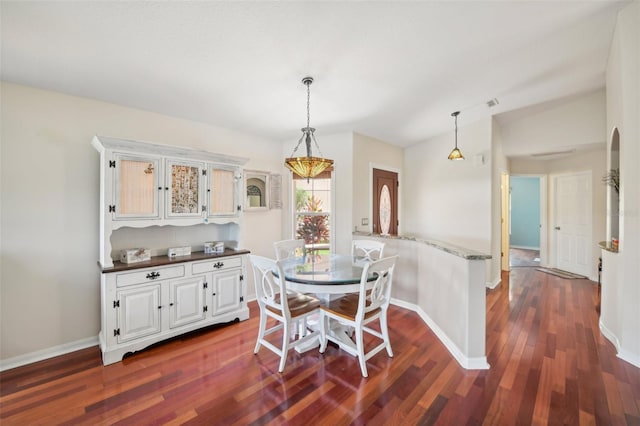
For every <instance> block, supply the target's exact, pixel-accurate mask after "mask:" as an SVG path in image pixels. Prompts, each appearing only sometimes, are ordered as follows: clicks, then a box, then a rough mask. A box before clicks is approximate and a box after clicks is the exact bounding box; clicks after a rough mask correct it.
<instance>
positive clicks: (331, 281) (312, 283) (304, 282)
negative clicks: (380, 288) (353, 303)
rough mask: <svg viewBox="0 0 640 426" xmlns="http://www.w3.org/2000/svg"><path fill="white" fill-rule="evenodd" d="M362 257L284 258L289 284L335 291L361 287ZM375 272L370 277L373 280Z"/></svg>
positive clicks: (312, 290) (325, 292) (295, 287)
mask: <svg viewBox="0 0 640 426" xmlns="http://www.w3.org/2000/svg"><path fill="white" fill-rule="evenodd" d="M365 263H366V260H365V259H364V258H362V257H354V256H347V255H339V254H331V255H316V254H311V255H307V256H305V257H294V258H289V259H286V260H284V261H282V267H283V270H284V277H285V280H286V281H287V288H289V289H291V290H294V291H298V292H300V293H315V294H318V295H336V294H345V293H357V292H358V291H360V280H361V277H362V269H363V267H364V265H365ZM374 279H375V277H374V275H373V274H372V275H371V276H370V277H367V281H372V280H374Z"/></svg>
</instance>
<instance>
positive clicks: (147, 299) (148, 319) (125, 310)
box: [114, 284, 161, 343]
mask: <svg viewBox="0 0 640 426" xmlns="http://www.w3.org/2000/svg"><path fill="white" fill-rule="evenodd" d="M117 304H118V306H119V307H118V329H117V330H116V331H115V332H114V334H115V335H117V336H118V343H122V342H126V341H128V340H133V339H138V338H140V337H144V336H148V335H150V334H156V333H160V330H161V325H160V284H155V285H150V286H139V287H135V288H132V289H127V290H121V291H119V292H118V300H117Z"/></svg>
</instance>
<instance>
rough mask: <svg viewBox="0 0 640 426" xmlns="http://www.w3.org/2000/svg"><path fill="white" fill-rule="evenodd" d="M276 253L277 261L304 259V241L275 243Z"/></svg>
mask: <svg viewBox="0 0 640 426" xmlns="http://www.w3.org/2000/svg"><path fill="white" fill-rule="evenodd" d="M273 248H274V249H275V251H276V260H282V259H289V258H291V257H304V255H305V243H304V240H282V241H276V242H275V243H273Z"/></svg>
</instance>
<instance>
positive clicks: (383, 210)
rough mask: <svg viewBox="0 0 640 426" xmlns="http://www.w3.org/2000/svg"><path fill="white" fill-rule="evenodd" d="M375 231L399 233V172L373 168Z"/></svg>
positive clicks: (377, 232)
mask: <svg viewBox="0 0 640 426" xmlns="http://www.w3.org/2000/svg"><path fill="white" fill-rule="evenodd" d="M372 216H373V232H374V233H375V234H381V235H397V234H398V174H397V173H395V172H390V171H388V170H381V169H373V214H372Z"/></svg>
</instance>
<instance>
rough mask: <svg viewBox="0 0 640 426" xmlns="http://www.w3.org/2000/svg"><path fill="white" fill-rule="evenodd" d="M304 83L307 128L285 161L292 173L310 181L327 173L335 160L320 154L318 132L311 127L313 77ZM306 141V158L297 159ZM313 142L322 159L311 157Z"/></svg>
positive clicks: (304, 80) (306, 78)
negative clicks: (316, 134)
mask: <svg viewBox="0 0 640 426" xmlns="http://www.w3.org/2000/svg"><path fill="white" fill-rule="evenodd" d="M302 83H303V84H304V85H306V86H307V127H303V128H302V129H300V130H302V136H301V137H300V140H299V141H298V144H297V145H296V147H295V148H294V150H293V152H292V153H291V157H290V158H286V159H285V160H284V165H285V166H287V168H289V169H290V170H291V171H292V172H294V173H296V174H297V175H298V176H300V177H302V178H305V179H307V180H309V179H310V178H314V177H316V176H317V175H319V174H320V173H322V172H323V171H325V170H326V169H327V168H328V167H330V166H331V165H332V164H333V160H329V159H327V158H322V153H321V152H320V147H319V146H318V141H316V137H315V136H314V134H313V132H315V131H316V129H314V128H313V127H309V97H310V92H309V86H310V85H311V83H313V77H305V78H303V79H302ZM303 140H304V142H305V145H306V146H307V155H306V157H295V156H294V155H295V153H296V151H297V150H298V147H299V146H300V144H301V143H302V141H303ZM311 140H313V142H314V143H315V145H316V148H318V153H319V154H320V157H314V156H312V155H311Z"/></svg>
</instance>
